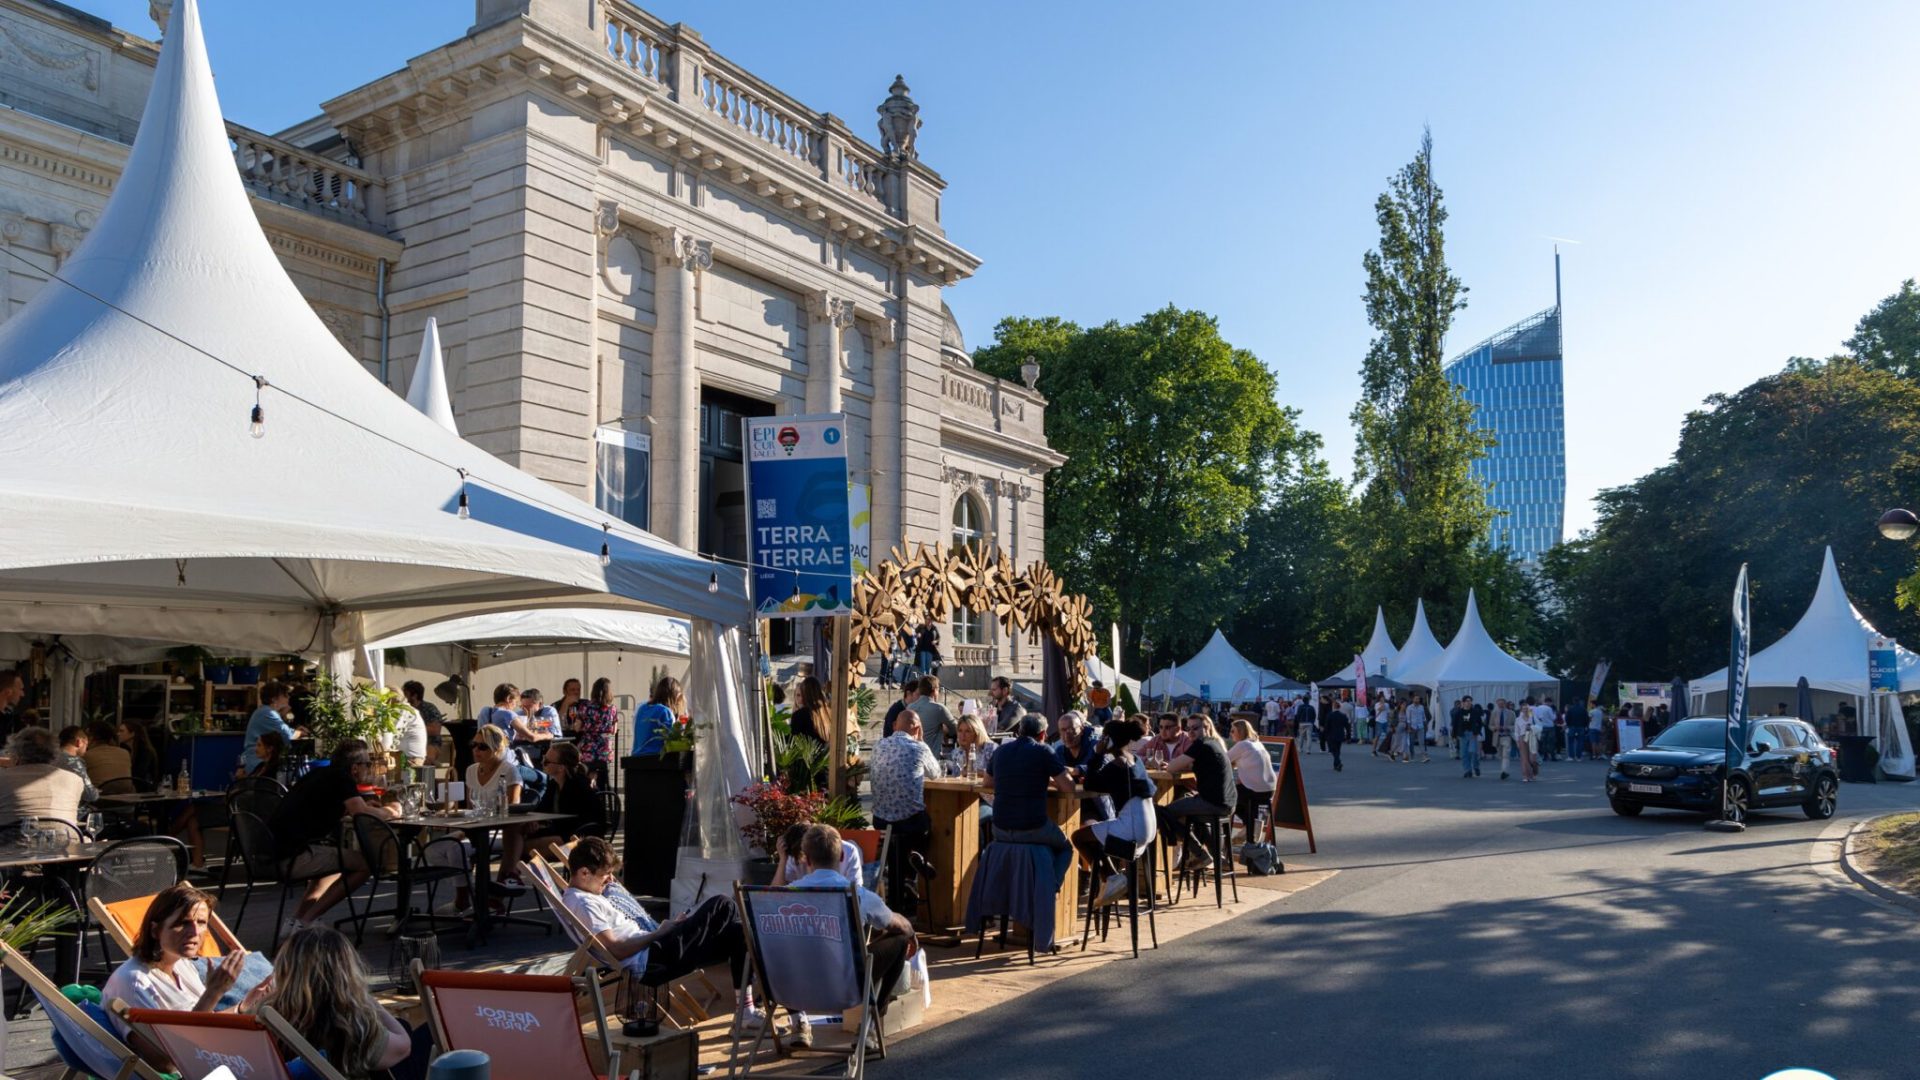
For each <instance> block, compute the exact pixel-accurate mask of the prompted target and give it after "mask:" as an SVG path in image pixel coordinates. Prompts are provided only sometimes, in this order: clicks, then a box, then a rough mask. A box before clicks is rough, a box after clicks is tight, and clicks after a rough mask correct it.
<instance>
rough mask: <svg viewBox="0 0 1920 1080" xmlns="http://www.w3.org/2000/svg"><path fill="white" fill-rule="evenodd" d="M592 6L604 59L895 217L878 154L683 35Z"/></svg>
mask: <svg viewBox="0 0 1920 1080" xmlns="http://www.w3.org/2000/svg"><path fill="white" fill-rule="evenodd" d="M600 7H601V11H602V16H603V19H602V28H601V38H602V44H603V45H604V46H605V48H606V52H607V55H608V56H610V57H612V58H613V59H614V60H615V61H616V62H617V63H618V64H619V65H620V66H621V67H623V68H625V69H627V70H628V71H631V72H632V73H633V75H634V77H635V78H637V79H639V80H640V81H641V82H642V83H645V84H648V85H650V86H655V87H658V88H660V89H661V90H663V91H664V92H665V93H666V96H667V98H668V100H671V101H674V102H677V103H679V104H680V105H681V106H682V107H684V108H687V109H689V110H692V111H695V112H697V113H703V114H705V115H706V116H707V117H708V118H710V119H712V120H715V121H718V122H719V123H721V124H723V125H725V126H727V127H729V128H731V129H733V130H734V131H736V132H738V133H739V134H741V135H743V136H745V137H746V138H748V139H751V140H753V141H755V142H759V143H761V144H763V145H765V146H766V147H767V148H768V149H769V150H771V151H773V152H774V153H776V154H780V155H783V156H785V157H787V158H790V159H792V160H793V161H795V162H798V163H800V164H802V165H804V166H805V167H806V169H807V170H808V171H810V172H812V173H814V174H815V175H816V176H818V177H819V178H820V181H821V182H822V183H824V184H827V185H830V186H832V187H834V188H836V189H838V190H840V191H842V192H844V193H846V194H850V195H852V196H854V197H855V198H857V199H861V200H863V201H866V202H869V203H871V204H873V205H874V206H875V207H876V208H878V209H880V210H883V211H886V212H888V213H891V214H894V215H896V216H898V215H899V214H900V213H901V212H902V210H903V208H902V207H901V206H899V205H898V204H897V203H898V200H897V199H896V198H895V197H894V192H895V190H896V188H895V185H894V184H893V183H892V182H891V177H892V173H893V168H892V166H891V164H890V163H889V162H888V161H887V158H886V155H884V154H882V153H881V152H880V151H879V150H878V149H876V148H875V147H874V146H873V145H872V144H870V143H867V142H865V141H863V140H861V139H859V138H856V137H854V136H852V135H850V134H849V133H848V132H847V129H846V126H845V125H844V124H842V123H840V122H839V121H838V120H837V119H835V118H834V117H833V116H832V115H831V114H828V113H821V112H815V111H813V110H811V109H808V108H807V107H806V106H805V105H803V104H801V103H800V102H798V101H795V100H794V99H793V98H791V97H789V96H787V95H786V94H784V93H782V92H781V91H779V90H777V89H775V88H774V87H772V86H770V85H768V84H767V83H765V82H763V81H762V80H761V79H759V78H758V77H757V76H755V75H753V74H752V73H751V72H748V71H746V70H745V69H743V68H740V67H738V66H736V65H734V64H733V63H731V62H729V61H727V60H725V59H722V58H721V57H718V56H715V55H714V54H713V53H711V52H709V51H708V50H707V49H706V46H705V45H704V44H703V43H701V42H700V41H699V39H698V37H697V35H692V34H691V32H689V33H688V36H689V38H690V39H691V40H689V41H684V42H683V41H682V40H681V28H680V27H679V26H678V25H669V24H667V23H665V22H662V21H661V20H660V19H658V18H656V17H655V16H653V15H651V14H649V13H647V12H645V11H642V10H641V9H639V8H637V7H634V6H633V5H631V4H628V3H625V2H624V0H602V2H601V5H600ZM682 84H684V85H682Z"/></svg>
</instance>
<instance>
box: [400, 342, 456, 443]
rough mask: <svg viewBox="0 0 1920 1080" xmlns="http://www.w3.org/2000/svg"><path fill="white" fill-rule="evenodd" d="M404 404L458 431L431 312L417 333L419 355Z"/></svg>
mask: <svg viewBox="0 0 1920 1080" xmlns="http://www.w3.org/2000/svg"><path fill="white" fill-rule="evenodd" d="M407 404H409V405H411V406H413V407H414V408H416V409H419V410H420V411H421V412H422V413H424V414H425V415H426V416H427V418H428V419H430V420H432V421H433V422H434V423H436V424H439V425H440V426H441V427H443V428H446V429H447V430H448V431H451V432H453V433H454V434H455V435H458V434H460V425H458V424H456V423H454V420H453V402H452V400H450V399H449V397H448V396H447V364H446V360H445V359H443V358H442V357H441V355H440V320H439V319H437V318H435V317H433V316H432V315H429V316H427V328H426V329H425V330H424V331H422V332H421V334H420V359H419V360H418V361H416V362H415V363H414V365H413V380H412V381H411V382H409V383H408V384H407Z"/></svg>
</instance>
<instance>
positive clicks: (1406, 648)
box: [1367, 600, 1443, 682]
mask: <svg viewBox="0 0 1920 1080" xmlns="http://www.w3.org/2000/svg"><path fill="white" fill-rule="evenodd" d="M1442 651H1443V650H1442V649H1441V648H1440V639H1438V638H1436V637H1434V636H1433V628H1432V627H1430V626H1428V625H1427V602H1426V601H1425V600H1415V601H1414V602H1413V629H1411V630H1409V631H1407V640H1406V643H1405V644H1403V645H1401V646H1400V652H1399V653H1398V655H1396V656H1395V657H1394V658H1393V660H1392V661H1390V662H1389V663H1388V664H1387V674H1389V675H1391V676H1393V677H1394V678H1395V679H1398V680H1400V681H1401V682H1408V681H1410V680H1408V678H1407V673H1408V672H1410V671H1417V670H1419V669H1420V668H1421V667H1423V666H1425V665H1426V664H1427V663H1429V662H1430V661H1432V660H1433V658H1434V657H1436V656H1439V655H1440V653H1441V652H1442ZM1367 670H1368V671H1372V670H1374V669H1373V668H1372V667H1369V668H1368V669H1367Z"/></svg>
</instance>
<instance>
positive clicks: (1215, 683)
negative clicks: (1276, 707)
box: [1141, 629, 1286, 701]
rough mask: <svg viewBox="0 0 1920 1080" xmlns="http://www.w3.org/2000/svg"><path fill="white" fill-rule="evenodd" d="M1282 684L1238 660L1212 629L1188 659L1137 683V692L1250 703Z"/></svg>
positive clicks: (1279, 679)
mask: <svg viewBox="0 0 1920 1080" xmlns="http://www.w3.org/2000/svg"><path fill="white" fill-rule="evenodd" d="M1283 681H1286V676H1284V675H1281V674H1280V673H1279V672H1277V671H1271V670H1269V669H1267V668H1263V667H1261V666H1260V665H1258V664H1256V663H1254V662H1253V661H1251V660H1249V659H1247V658H1246V657H1245V656H1242V655H1241V654H1240V650H1239V649H1236V648H1234V647H1233V643H1232V642H1230V641H1228V640H1227V635H1226V634H1224V633H1222V632H1221V631H1220V630H1218V629H1215V630H1214V632H1213V636H1212V637H1210V638H1208V639H1207V643H1206V644H1205V645H1202V646H1201V647H1200V651H1199V652H1197V653H1194V654H1193V657H1192V658H1191V659H1189V660H1188V661H1187V662H1186V663H1184V664H1178V665H1175V666H1173V667H1166V668H1161V669H1160V670H1159V671H1156V672H1154V673H1153V675H1151V676H1149V677H1148V678H1147V680H1146V681H1145V682H1143V683H1141V691H1142V692H1143V693H1144V694H1145V695H1146V696H1147V697H1149V698H1157V697H1160V696H1162V695H1163V694H1164V695H1169V696H1172V697H1200V696H1205V695H1203V693H1202V692H1203V691H1204V692H1205V694H1210V695H1211V696H1212V698H1213V700H1215V701H1254V700H1257V699H1259V698H1263V697H1266V696H1267V692H1266V690H1265V687H1268V686H1272V685H1275V684H1277V683H1281V682H1283Z"/></svg>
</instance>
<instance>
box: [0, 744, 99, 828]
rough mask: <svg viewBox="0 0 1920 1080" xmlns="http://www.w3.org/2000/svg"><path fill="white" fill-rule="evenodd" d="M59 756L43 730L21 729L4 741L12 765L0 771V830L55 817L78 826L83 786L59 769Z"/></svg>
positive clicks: (67, 772) (79, 781)
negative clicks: (26, 820) (29, 819)
mask: <svg viewBox="0 0 1920 1080" xmlns="http://www.w3.org/2000/svg"><path fill="white" fill-rule="evenodd" d="M59 753H60V748H59V747H58V746H55V745H54V743H53V732H51V731H48V730H47V729H46V728H43V727H23V728H21V729H20V730H19V731H16V732H14V733H13V737H12V738H10V739H8V740H7V760H9V761H11V762H13V764H12V766H10V767H8V768H4V769H0V829H4V828H10V827H12V826H14V825H18V824H20V822H21V821H22V820H24V819H26V818H58V819H59V820H61V821H64V822H66V823H67V824H69V825H73V826H76V827H78V826H79V824H80V796H81V794H82V793H83V792H84V791H85V790H86V784H85V783H83V782H82V781H81V779H80V778H79V777H78V776H76V775H74V774H73V773H72V772H69V771H68V770H66V769H63V768H61V767H60V765H59V764H58V761H59V757H58V755H59Z"/></svg>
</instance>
